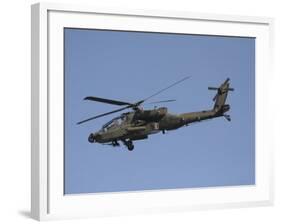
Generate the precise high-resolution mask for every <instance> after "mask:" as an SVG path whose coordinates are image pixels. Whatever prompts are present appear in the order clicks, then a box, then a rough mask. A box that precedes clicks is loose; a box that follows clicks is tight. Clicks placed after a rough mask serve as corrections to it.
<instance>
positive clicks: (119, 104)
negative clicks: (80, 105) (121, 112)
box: [84, 96, 133, 106]
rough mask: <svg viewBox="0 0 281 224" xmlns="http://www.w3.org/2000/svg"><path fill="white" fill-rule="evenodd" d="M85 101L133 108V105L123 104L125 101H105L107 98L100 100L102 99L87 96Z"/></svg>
mask: <svg viewBox="0 0 281 224" xmlns="http://www.w3.org/2000/svg"><path fill="white" fill-rule="evenodd" d="M84 100H92V101H97V102H101V103H108V104H114V105H118V106H124V105H130V106H133V104H132V103H128V102H123V101H119V100H110V99H105V98H100V97H95V96H87V97H85V98H84Z"/></svg>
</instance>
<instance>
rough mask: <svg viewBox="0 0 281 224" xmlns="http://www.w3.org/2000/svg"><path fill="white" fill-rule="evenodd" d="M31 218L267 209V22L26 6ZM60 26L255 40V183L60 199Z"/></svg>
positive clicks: (269, 172)
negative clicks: (29, 61) (29, 31)
mask: <svg viewBox="0 0 281 224" xmlns="http://www.w3.org/2000/svg"><path fill="white" fill-rule="evenodd" d="M31 8H32V10H31V13H32V22H31V27H32V40H31V42H32V148H31V154H32V159H31V160H32V164H31V166H32V169H31V177H32V183H31V192H32V197H31V214H32V217H33V218H35V219H37V220H50V219H61V218H81V217H98V216H113V215H123V214H130V215H131V214H140V213H153V212H172V211H185V210H188V209H206V208H222V207H223V208H225V207H248V206H260V205H271V204H272V203H273V184H272V182H273V158H272V157H273V146H272V135H271V130H272V122H270V108H271V107H270V106H269V103H270V100H269V97H270V87H271V86H272V83H271V80H272V78H273V72H272V70H271V68H272V48H273V40H272V36H273V35H272V32H273V19H271V18H261V17H248V16H230V15H215V14H202V13H190V12H166V11H154V10H153V11H149V10H122V9H112V10H111V9H99V8H95V7H91V6H79V5H65V4H50V3H38V4H35V5H32V7H31ZM63 27H80V28H99V29H111V30H112V29H113V30H136V31H151V32H156V31H157V32H172V33H192V34H207V35H226V36H228V35H229V36H252V37H255V38H256V83H255V85H256V184H255V185H254V186H241V187H240V186H239V187H213V188H202V189H201V188H197V189H180V190H161V191H140V192H124V193H106V194H83V195H75V196H71V195H70V196H65V195H64V194H63V137H62V136H63V126H62V122H63V113H62V110H63V108H62V106H61V105H63V38H62V37H63V36H62V35H63Z"/></svg>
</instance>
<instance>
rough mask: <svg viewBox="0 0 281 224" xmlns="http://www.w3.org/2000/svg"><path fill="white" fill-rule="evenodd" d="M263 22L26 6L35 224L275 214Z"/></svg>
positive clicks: (268, 40)
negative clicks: (242, 211)
mask: <svg viewBox="0 0 281 224" xmlns="http://www.w3.org/2000/svg"><path fill="white" fill-rule="evenodd" d="M272 26H273V20H272V19H271V18H257V17H246V16H227V15H213V14H200V13H186V12H165V11H145V10H131V11H127V10H109V9H96V8H94V7H93V8H92V7H88V6H87V7H86V6H85V7H83V6H74V5H58V4H48V3H43V4H42V3H39V4H35V5H33V6H32V172H31V175H32V199H31V211H32V217H34V218H35V219H38V220H46V219H58V218H76V217H77V218H78V217H97V216H112V215H123V214H137V213H151V212H170V211H184V210H187V209H205V208H222V207H245V206H258V205H270V204H272V201H273V190H272V180H273V177H272V166H273V165H272V162H273V160H272V150H273V149H272V137H271V136H272V135H271V134H270V132H271V129H272V127H271V122H270V109H269V108H272V105H270V101H269V100H268V99H269V98H270V86H271V80H272V77H273V74H272V71H271V67H272V66H271V61H272V56H271V49H272V44H273V43H272V29H273V28H272Z"/></svg>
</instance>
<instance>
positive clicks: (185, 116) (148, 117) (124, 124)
mask: <svg viewBox="0 0 281 224" xmlns="http://www.w3.org/2000/svg"><path fill="white" fill-rule="evenodd" d="M188 78H189V77H185V78H183V79H181V80H179V81H177V82H175V83H173V84H172V85H170V86H168V87H166V88H164V89H162V90H160V91H158V92H156V93H155V94H153V95H151V96H149V97H147V98H145V99H143V100H140V101H138V102H136V103H128V102H123V101H117V100H111V99H105V98H99V97H94V96H88V97H85V98H84V100H92V101H96V102H101V103H107V104H113V105H117V106H124V107H122V108H120V109H117V110H113V111H110V112H107V113H104V114H100V115H97V116H94V117H91V118H88V119H86V120H83V121H80V122H78V123H77V124H82V123H85V122H87V121H90V120H94V119H97V118H100V117H103V116H107V115H109V114H113V113H117V112H120V111H123V110H126V109H130V108H132V111H130V112H127V113H122V114H121V115H120V116H118V117H115V118H113V119H112V120H110V121H109V122H107V123H106V124H105V125H103V127H102V129H101V130H100V131H98V132H95V133H91V134H90V135H89V138H88V141H89V142H91V143H94V142H97V143H102V144H109V145H112V146H120V143H119V141H121V142H123V144H124V145H125V146H126V147H127V148H128V150H130V151H132V150H133V149H134V144H133V141H136V140H142V139H147V138H148V135H151V134H156V133H159V132H160V131H161V132H162V133H163V134H165V131H167V130H175V129H178V128H180V127H183V126H188V125H189V124H191V123H193V122H200V121H203V120H207V119H212V118H217V117H224V118H226V120H228V121H230V120H231V119H230V116H229V115H227V114H225V112H227V111H229V110H230V106H229V105H228V104H225V102H226V98H227V94H228V91H233V90H234V89H233V88H230V87H229V85H230V84H229V78H228V79H226V81H225V82H224V83H222V84H221V85H220V87H218V88H217V87H209V88H208V89H209V90H215V91H217V93H216V95H215V97H214V98H213V101H215V103H214V106H213V108H212V109H210V110H203V111H198V112H190V113H182V114H171V113H169V112H168V109H167V107H160V108H155V109H152V110H144V109H142V108H141V107H140V105H141V104H143V103H144V102H145V101H147V100H148V99H151V98H152V97H154V96H156V95H158V94H160V93H162V92H163V91H165V90H167V89H169V88H171V87H173V86H175V85H177V84H179V83H180V82H183V81H184V80H186V79H188ZM172 101H175V100H165V101H158V102H154V103H164V102H172Z"/></svg>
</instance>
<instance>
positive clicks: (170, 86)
mask: <svg viewBox="0 0 281 224" xmlns="http://www.w3.org/2000/svg"><path fill="white" fill-rule="evenodd" d="M190 77H191V76H186V77H184V78H182V79H181V80H179V81H177V82H175V83H173V84H171V85H169V86H167V87H165V88H164V89H161V90H159V91H158V92H156V93H154V94H152V95H151V96H149V97H147V98H145V99H144V100H143V101H147V100H148V99H150V98H152V97H154V96H156V95H158V94H160V93H162V92H164V91H165V90H167V89H170V88H172V87H173V86H175V85H177V84H179V83H181V82H183V81H185V80H186V79H189V78H190Z"/></svg>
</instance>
